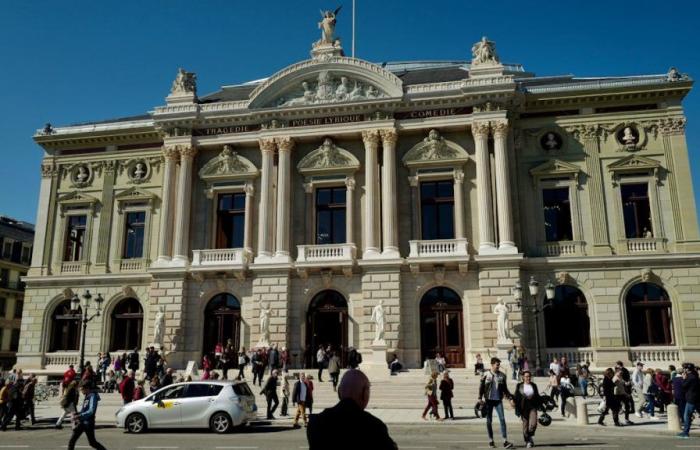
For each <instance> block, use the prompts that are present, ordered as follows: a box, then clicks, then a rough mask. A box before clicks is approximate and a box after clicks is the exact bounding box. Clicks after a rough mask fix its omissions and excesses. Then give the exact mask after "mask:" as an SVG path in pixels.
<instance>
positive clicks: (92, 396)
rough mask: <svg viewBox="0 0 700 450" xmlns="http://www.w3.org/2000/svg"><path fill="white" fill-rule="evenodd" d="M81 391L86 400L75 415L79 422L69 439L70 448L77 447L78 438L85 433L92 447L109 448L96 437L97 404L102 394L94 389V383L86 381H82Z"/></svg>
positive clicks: (104, 449) (101, 449)
mask: <svg viewBox="0 0 700 450" xmlns="http://www.w3.org/2000/svg"><path fill="white" fill-rule="evenodd" d="M80 391H81V392H82V394H83V395H84V396H85V400H83V407H82V409H81V410H80V413H76V414H74V416H73V417H74V421H75V422H77V424H76V426H75V428H74V429H73V434H72V435H71V437H70V440H69V441H68V450H74V449H75V443H76V442H78V439H79V438H80V436H81V435H82V434H83V433H85V436H87V439H88V443H89V444H90V446H91V447H92V448H95V449H98V450H107V449H106V448H105V447H104V446H103V445H102V444H100V443H99V442H97V439H95V415H96V414H97V404H98V403H99V401H100V396H99V394H97V392H95V391H93V390H92V385H91V384H90V383H89V382H86V381H81V382H80Z"/></svg>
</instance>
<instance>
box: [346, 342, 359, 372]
mask: <svg viewBox="0 0 700 450" xmlns="http://www.w3.org/2000/svg"><path fill="white" fill-rule="evenodd" d="M360 364H362V355H361V354H360V352H358V351H357V349H356V348H355V347H350V349H349V350H348V366H350V368H351V369H357V367H358V366H359V365H360Z"/></svg>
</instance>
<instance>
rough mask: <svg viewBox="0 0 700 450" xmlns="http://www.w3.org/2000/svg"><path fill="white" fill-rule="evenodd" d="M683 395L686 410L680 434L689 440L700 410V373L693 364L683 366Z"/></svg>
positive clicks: (682, 437) (680, 436) (679, 435)
mask: <svg viewBox="0 0 700 450" xmlns="http://www.w3.org/2000/svg"><path fill="white" fill-rule="evenodd" d="M683 366H684V367H683V385H682V389H683V393H684V394H685V410H684V411H683V431H681V432H680V433H679V434H678V437H679V438H681V439H688V437H689V436H690V426H691V425H692V423H693V414H694V413H695V411H698V409H700V380H699V379H698V371H697V369H696V367H695V366H694V365H692V364H683Z"/></svg>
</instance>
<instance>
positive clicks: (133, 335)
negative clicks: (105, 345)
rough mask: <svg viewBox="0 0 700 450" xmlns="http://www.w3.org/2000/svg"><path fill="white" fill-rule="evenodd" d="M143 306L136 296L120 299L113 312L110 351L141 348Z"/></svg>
mask: <svg viewBox="0 0 700 450" xmlns="http://www.w3.org/2000/svg"><path fill="white" fill-rule="evenodd" d="M142 330H143V308H142V307H141V304H140V303H139V301H138V300H136V299H135V298H125V299H124V300H122V301H120V302H119V304H118V305H117V306H116V307H115V308H114V311H113V312H112V327H111V333H110V338H109V351H110V352H113V351H116V350H131V349H134V348H141V332H142Z"/></svg>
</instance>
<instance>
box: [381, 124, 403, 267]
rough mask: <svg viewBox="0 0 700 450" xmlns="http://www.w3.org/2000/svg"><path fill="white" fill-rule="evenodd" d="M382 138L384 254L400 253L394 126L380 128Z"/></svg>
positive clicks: (389, 255)
mask: <svg viewBox="0 0 700 450" xmlns="http://www.w3.org/2000/svg"><path fill="white" fill-rule="evenodd" d="M379 135H380V136H381V138H382V156H383V157H382V244H383V245H382V248H383V250H382V255H384V256H388V257H396V258H398V257H399V256H400V255H399V246H398V233H397V226H396V225H397V215H396V210H397V204H396V203H397V202H396V139H397V133H396V130H395V129H393V128H386V129H382V130H379Z"/></svg>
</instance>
